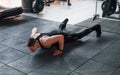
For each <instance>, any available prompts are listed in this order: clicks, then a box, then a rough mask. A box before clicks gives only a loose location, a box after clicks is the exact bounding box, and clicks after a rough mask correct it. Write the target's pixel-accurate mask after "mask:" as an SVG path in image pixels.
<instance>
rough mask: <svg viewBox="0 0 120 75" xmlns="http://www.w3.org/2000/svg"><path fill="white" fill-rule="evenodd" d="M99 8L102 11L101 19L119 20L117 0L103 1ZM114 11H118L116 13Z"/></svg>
mask: <svg viewBox="0 0 120 75" xmlns="http://www.w3.org/2000/svg"><path fill="white" fill-rule="evenodd" d="M101 8H102V10H103V13H102V17H106V18H114V19H120V2H119V1H118V0H105V1H104V2H103V3H102V5H101ZM116 9H118V11H117V12H116Z"/></svg>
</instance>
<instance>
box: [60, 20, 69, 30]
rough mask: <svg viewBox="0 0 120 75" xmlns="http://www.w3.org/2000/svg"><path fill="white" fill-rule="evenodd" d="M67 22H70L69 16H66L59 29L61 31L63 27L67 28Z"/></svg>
mask: <svg viewBox="0 0 120 75" xmlns="http://www.w3.org/2000/svg"><path fill="white" fill-rule="evenodd" d="M67 22H68V18H66V19H65V20H64V21H63V22H62V23H61V24H60V26H59V29H60V30H61V31H63V29H65V28H66V24H67Z"/></svg>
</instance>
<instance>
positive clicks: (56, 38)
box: [46, 35, 64, 50]
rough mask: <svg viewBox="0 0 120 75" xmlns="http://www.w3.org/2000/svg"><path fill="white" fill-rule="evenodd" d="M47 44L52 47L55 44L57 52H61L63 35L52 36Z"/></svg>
mask: <svg viewBox="0 0 120 75" xmlns="http://www.w3.org/2000/svg"><path fill="white" fill-rule="evenodd" d="M46 42H47V43H49V44H51V45H53V44H55V43H58V44H59V50H63V48H64V36H63V35H53V36H51V37H49V39H48V40H46Z"/></svg>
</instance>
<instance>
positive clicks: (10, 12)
mask: <svg viewBox="0 0 120 75" xmlns="http://www.w3.org/2000/svg"><path fill="white" fill-rule="evenodd" d="M22 13H23V9H22V7H15V8H9V9H5V10H2V11H0V19H5V18H9V17H13V16H17V15H20V14H22Z"/></svg>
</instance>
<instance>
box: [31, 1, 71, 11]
mask: <svg viewBox="0 0 120 75" xmlns="http://www.w3.org/2000/svg"><path fill="white" fill-rule="evenodd" d="M54 1H55V0H33V4H32V9H33V12H35V13H39V12H41V11H42V10H43V9H44V4H45V5H47V6H50V3H52V2H54ZM60 1H65V2H66V1H67V2H68V5H69V6H70V5H71V3H70V0H60Z"/></svg>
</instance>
